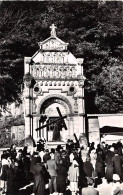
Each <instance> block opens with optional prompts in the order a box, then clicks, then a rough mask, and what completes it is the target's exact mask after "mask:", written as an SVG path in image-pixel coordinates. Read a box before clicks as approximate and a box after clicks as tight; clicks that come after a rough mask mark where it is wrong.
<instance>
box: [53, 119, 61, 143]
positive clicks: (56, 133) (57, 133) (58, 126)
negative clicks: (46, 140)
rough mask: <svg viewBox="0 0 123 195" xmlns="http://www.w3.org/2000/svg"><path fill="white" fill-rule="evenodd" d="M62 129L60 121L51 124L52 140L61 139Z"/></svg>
mask: <svg viewBox="0 0 123 195" xmlns="http://www.w3.org/2000/svg"><path fill="white" fill-rule="evenodd" d="M61 130H62V128H61V124H60V122H57V123H55V124H54V125H53V138H52V141H61V135H60V131H61Z"/></svg>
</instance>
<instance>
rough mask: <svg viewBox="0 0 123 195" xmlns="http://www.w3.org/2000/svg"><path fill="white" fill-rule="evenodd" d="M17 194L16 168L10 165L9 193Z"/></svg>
mask: <svg viewBox="0 0 123 195" xmlns="http://www.w3.org/2000/svg"><path fill="white" fill-rule="evenodd" d="M15 194H16V193H15V178H14V169H13V168H12V167H9V168H8V171H7V195H15Z"/></svg>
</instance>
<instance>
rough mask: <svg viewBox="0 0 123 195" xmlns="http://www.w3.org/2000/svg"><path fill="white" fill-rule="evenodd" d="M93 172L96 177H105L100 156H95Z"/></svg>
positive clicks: (103, 165)
mask: <svg viewBox="0 0 123 195" xmlns="http://www.w3.org/2000/svg"><path fill="white" fill-rule="evenodd" d="M95 170H96V173H97V175H100V176H101V177H104V176H105V164H104V161H103V157H102V155H97V159H96V165H95Z"/></svg>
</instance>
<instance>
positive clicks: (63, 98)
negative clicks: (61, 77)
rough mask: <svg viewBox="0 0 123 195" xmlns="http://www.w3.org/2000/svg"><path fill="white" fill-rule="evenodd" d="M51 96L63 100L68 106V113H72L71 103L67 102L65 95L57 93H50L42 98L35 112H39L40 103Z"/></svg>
mask: <svg viewBox="0 0 123 195" xmlns="http://www.w3.org/2000/svg"><path fill="white" fill-rule="evenodd" d="M51 98H58V99H60V100H62V101H63V102H65V103H66V104H67V106H68V108H69V114H73V109H72V105H71V103H70V102H69V100H68V99H67V98H66V97H64V96H62V95H59V94H51V95H48V96H46V97H45V98H43V99H42V100H41V101H40V103H39V105H38V109H37V114H40V109H41V107H42V105H43V104H44V103H45V101H47V100H48V99H51Z"/></svg>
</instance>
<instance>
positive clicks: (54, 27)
mask: <svg viewBox="0 0 123 195" xmlns="http://www.w3.org/2000/svg"><path fill="white" fill-rule="evenodd" d="M56 28H57V27H56V26H55V25H54V24H52V25H51V26H50V29H51V36H52V37H55V36H56Z"/></svg>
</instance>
